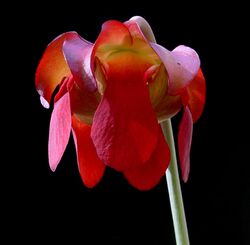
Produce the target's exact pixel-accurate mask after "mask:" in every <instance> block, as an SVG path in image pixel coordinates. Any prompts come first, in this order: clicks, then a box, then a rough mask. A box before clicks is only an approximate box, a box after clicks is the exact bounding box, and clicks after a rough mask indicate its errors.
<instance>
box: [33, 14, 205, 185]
mask: <svg viewBox="0 0 250 245" xmlns="http://www.w3.org/2000/svg"><path fill="white" fill-rule="evenodd" d="M199 67H200V61H199V57H198V55H197V53H196V52H195V51H194V50H192V49H191V48H188V47H186V46H178V47H177V48H175V49H174V50H173V51H168V50H167V49H165V48H163V47H162V46H160V45H158V44H156V43H155V39H154V35H153V32H152V30H151V28H150V26H149V25H148V23H147V22H146V21H145V20H144V19H143V18H141V17H133V18H132V19H130V20H129V21H127V22H125V23H121V22H118V21H115V20H111V21H107V22H105V23H104V24H103V26H102V30H101V33H100V35H99V37H98V38H97V40H96V42H95V43H94V44H92V43H90V42H88V41H86V40H85V39H83V38H81V37H80V36H79V35H78V34H77V33H75V32H68V33H64V34H62V35H61V36H59V37H57V38H56V39H55V40H53V41H52V42H51V43H50V44H49V45H48V47H47V49H46V50H45V53H44V55H43V57H42V59H41V61H40V63H39V66H38V68H37V72H36V88H37V91H38V93H39V94H40V96H41V102H42V105H43V106H44V107H46V108H48V107H49V103H50V100H51V96H52V93H53V91H54V90H55V88H56V87H57V86H59V91H58V93H57V94H56V96H55V98H54V109H53V113H52V116H51V122H50V132H49V164H50V168H51V169H52V170H53V171H54V170H55V169H56V167H57V165H58V163H59V161H60V159H61V157H62V155H63V153H64V150H65V148H66V145H67V143H68V140H69V136H70V132H71V130H72V132H73V136H74V142H75V147H76V152H77V159H78V166H79V171H80V174H81V177H82V180H83V182H84V184H85V185H86V186H88V187H93V186H95V185H96V184H97V183H98V182H99V181H100V179H101V178H102V176H103V173H104V170H105V167H107V166H109V167H112V168H113V169H115V170H117V171H120V172H122V173H123V174H124V176H125V177H126V178H127V180H128V181H129V182H130V184H132V185H133V186H135V187H136V188H138V189H141V190H146V189H150V188H152V187H154V186H155V185H156V184H157V183H158V182H159V180H160V178H161V177H162V176H163V175H164V173H165V171H166V169H167V167H168V164H169V161H170V158H171V156H170V151H169V148H168V145H167V143H166V142H165V139H164V136H163V133H162V131H161V128H160V126H159V122H161V121H163V120H166V119H168V118H171V117H172V116H174V115H175V114H176V113H177V112H179V111H180V109H181V108H182V107H183V108H184V114H183V118H182V121H181V123H180V128H179V134H178V146H179V158H180V164H181V170H182V176H183V179H184V181H187V178H188V173H189V152H190V146H191V138H192V125H193V122H195V121H197V119H198V118H199V117H200V115H201V113H202V110H203V106H204V102H205V80H204V77H203V75H202V72H201V69H200V68H199Z"/></svg>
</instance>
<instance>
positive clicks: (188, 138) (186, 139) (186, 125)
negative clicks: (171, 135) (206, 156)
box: [178, 107, 193, 182]
mask: <svg viewBox="0 0 250 245" xmlns="http://www.w3.org/2000/svg"><path fill="white" fill-rule="evenodd" d="M192 133H193V120H192V115H191V112H190V110H189V109H188V107H185V108H184V112H183V116H182V119H181V123H180V125H179V131H178V148H179V159H180V168H181V174H182V179H183V181H184V182H187V180H188V175H189V170H190V158H189V154H190V149H191V143H192Z"/></svg>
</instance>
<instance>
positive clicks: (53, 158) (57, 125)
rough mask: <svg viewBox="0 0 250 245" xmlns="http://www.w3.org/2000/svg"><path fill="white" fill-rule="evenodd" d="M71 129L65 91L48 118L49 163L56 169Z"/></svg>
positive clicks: (68, 99) (68, 104)
mask: <svg viewBox="0 0 250 245" xmlns="http://www.w3.org/2000/svg"><path fill="white" fill-rule="evenodd" d="M70 131H71V111H70V98H69V93H65V94H64V95H63V96H62V97H61V98H60V99H59V100H58V101H57V102H55V105H54V109H53V112H52V115H51V120H50V129H49V145H48V150H49V165H50V168H51V170H52V171H55V170H56V167H57V165H58V163H59V162H60V160H61V158H62V155H63V153H64V151H65V148H66V146H67V144H68V141H69V136H70Z"/></svg>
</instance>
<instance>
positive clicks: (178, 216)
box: [161, 119, 189, 245]
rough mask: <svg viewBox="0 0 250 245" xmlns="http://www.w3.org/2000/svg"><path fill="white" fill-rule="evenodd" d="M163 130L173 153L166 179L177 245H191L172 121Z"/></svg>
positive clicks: (164, 124)
mask: <svg viewBox="0 0 250 245" xmlns="http://www.w3.org/2000/svg"><path fill="white" fill-rule="evenodd" d="M161 128H162V131H163V133H164V136H165V139H166V141H167V143H168V145H169V147H170V151H171V161H170V164H169V167H168V169H167V171H166V179H167V186H168V191H169V199H170V206H171V212H172V217H173V224H174V232H175V239H176V244H177V245H189V237H188V230H187V223H186V217H185V211H184V206H183V200H182V193H181V187H180V180H179V173H178V167H177V159H176V152H175V143H174V137H173V131H172V125H171V120H170V119H168V120H166V121H164V122H162V123H161Z"/></svg>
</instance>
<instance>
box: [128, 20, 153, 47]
mask: <svg viewBox="0 0 250 245" xmlns="http://www.w3.org/2000/svg"><path fill="white" fill-rule="evenodd" d="M124 24H125V25H126V26H128V28H129V30H130V32H141V33H142V34H143V35H144V37H145V38H146V39H147V40H148V41H149V42H153V43H155V42H156V40H155V36H154V33H153V31H152V29H151V27H150V25H149V23H148V22H147V21H146V20H145V19H144V18H143V17H141V16H134V17H132V18H131V19H129V21H127V22H125V23H124ZM135 24H136V26H137V27H138V28H136V26H135Z"/></svg>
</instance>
